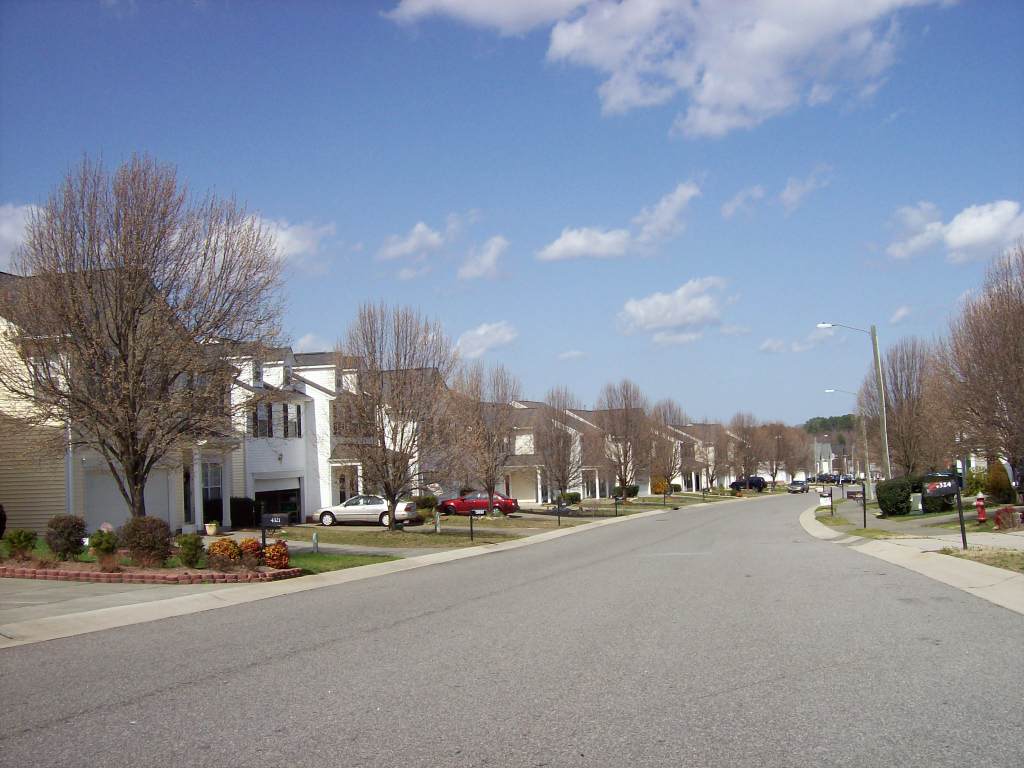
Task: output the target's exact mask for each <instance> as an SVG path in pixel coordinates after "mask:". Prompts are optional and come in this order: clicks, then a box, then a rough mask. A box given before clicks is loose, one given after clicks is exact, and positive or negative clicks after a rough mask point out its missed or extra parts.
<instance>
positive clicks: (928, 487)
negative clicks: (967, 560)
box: [921, 476, 967, 549]
mask: <svg viewBox="0 0 1024 768" xmlns="http://www.w3.org/2000/svg"><path fill="white" fill-rule="evenodd" d="M954 493H955V494H956V513H957V517H959V518H960V542H961V543H962V544H963V548H964V549H967V528H966V526H965V525H964V505H963V501H962V500H961V498H960V483H959V481H958V480H957V479H956V478H949V477H941V476H940V477H935V478H933V479H928V478H927V477H926V478H925V479H924V484H923V485H922V487H921V497H922V498H925V499H930V498H932V497H935V496H952V495H953V494H954Z"/></svg>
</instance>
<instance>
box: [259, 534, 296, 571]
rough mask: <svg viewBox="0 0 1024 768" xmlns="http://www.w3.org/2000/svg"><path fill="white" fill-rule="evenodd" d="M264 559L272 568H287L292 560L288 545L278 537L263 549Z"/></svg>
mask: <svg viewBox="0 0 1024 768" xmlns="http://www.w3.org/2000/svg"><path fill="white" fill-rule="evenodd" d="M263 560H264V561H265V562H266V564H267V565H268V566H269V567H271V568H287V567H288V563H289V562H290V556H289V554H288V545H287V544H286V543H285V542H284V541H282V540H281V539H278V540H277V541H275V542H274V543H273V544H270V545H268V546H267V548H266V549H264V550H263Z"/></svg>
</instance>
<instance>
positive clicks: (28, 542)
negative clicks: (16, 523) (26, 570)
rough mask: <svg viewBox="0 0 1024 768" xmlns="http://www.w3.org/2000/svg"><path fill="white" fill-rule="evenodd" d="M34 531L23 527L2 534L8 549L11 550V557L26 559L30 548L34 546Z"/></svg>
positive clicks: (30, 550) (35, 537)
mask: <svg viewBox="0 0 1024 768" xmlns="http://www.w3.org/2000/svg"><path fill="white" fill-rule="evenodd" d="M37 538H38V536H36V532H35V531H26V530H25V529H24V528H15V529H14V530H11V531H8V532H7V535H6V536H4V541H6V542H7V547H8V549H10V550H11V557H13V558H14V559H15V560H28V558H29V556H30V555H31V554H32V550H33V549H35V547H36V539H37Z"/></svg>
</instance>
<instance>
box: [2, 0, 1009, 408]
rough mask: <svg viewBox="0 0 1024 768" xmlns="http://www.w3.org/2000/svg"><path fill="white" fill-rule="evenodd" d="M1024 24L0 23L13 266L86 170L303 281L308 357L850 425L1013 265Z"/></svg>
mask: <svg viewBox="0 0 1024 768" xmlns="http://www.w3.org/2000/svg"><path fill="white" fill-rule="evenodd" d="M1022 30H1024V3H1020V2H1015V1H1007V2H997V1H995V0H993V1H992V2H960V3H955V2H948V1H946V2H942V1H937V2H929V1H928V0H860V1H859V2H856V3H851V2H848V1H847V0H760V1H756V2H753V1H752V2H739V1H738V0H737V1H736V2H708V1H707V0H704V1H703V2H699V3H698V2H693V1H692V0H676V1H675V2H668V1H667V0H622V2H614V1H612V0H401V2H399V1H398V0H389V1H388V2H379V3H373V2H359V1H358V0H352V1H351V2H346V3H333V2H303V1H302V0H297V1H296V2H290V3H285V2H237V1H231V2H223V1H219V0H206V2H173V1H168V2H150V1H149V0H134V1H133V2H125V1H124V0H122V1H120V2H115V1H114V0H105V1H102V2H88V1H87V0H82V1H80V2H27V1H24V2H22V1H19V0H0V269H4V268H5V266H6V265H7V264H9V259H10V254H11V252H12V251H13V250H14V249H15V248H16V247H17V245H18V243H19V242H20V239H21V237H22V233H23V228H24V221H25V217H26V215H27V212H28V211H29V210H30V207H31V206H33V205H39V204H41V203H43V202H45V200H46V198H47V196H48V194H49V193H50V192H51V191H52V190H53V189H54V187H55V186H56V185H57V184H58V183H59V182H60V180H61V179H62V178H63V176H64V175H65V174H66V173H67V171H68V170H69V169H70V168H71V167H72V166H74V165H75V164H77V163H78V162H79V161H80V160H81V158H82V157H83V155H89V156H91V157H94V158H101V159H102V160H103V161H104V163H105V164H106V165H107V166H108V167H116V165H118V164H120V163H121V162H123V161H124V160H126V159H127V158H129V157H130V156H131V155H132V154H133V153H148V154H150V155H151V156H153V157H154V158H156V159H157V160H159V161H162V162H168V163H172V164H174V165H175V166H176V167H177V169H178V173H179V176H180V178H182V179H184V180H186V181H187V182H188V184H189V187H190V189H192V190H193V191H195V192H196V193H197V194H202V193H205V192H207V191H212V192H214V193H216V194H219V195H225V196H227V195H231V196H234V197H236V198H237V199H238V200H240V201H243V202H244V203H245V204H246V205H247V207H248V209H249V210H250V211H252V212H253V213H254V214H255V215H258V216H259V217H260V218H261V219H262V220H263V222H264V223H265V224H266V226H267V227H269V228H272V229H273V230H274V231H275V233H276V235H277V239H278V247H279V252H280V254H281V255H282V257H283V258H284V259H285V263H286V284H285V300H286V305H287V310H286V316H285V327H286V330H287V332H288V335H289V337H290V339H291V342H292V344H293V346H294V347H295V348H296V349H297V350H305V351H319V350H325V349H332V348H333V347H334V344H335V343H336V341H337V340H338V339H339V338H340V337H341V336H342V334H343V333H344V331H345V328H346V326H347V324H348V323H349V321H350V320H351V319H352V318H353V317H354V315H355V313H356V310H357V308H358V306H359V304H360V303H361V302H366V301H378V300H385V301H387V302H390V303H394V304H402V305H410V306H414V307H417V308H420V309H421V310H423V311H424V312H425V313H427V314H428V315H430V316H433V317H436V318H438V319H440V320H441V321H442V322H443V324H444V327H445V328H446V329H447V331H448V332H449V333H450V334H451V337H452V339H453V340H454V341H455V342H457V344H458V346H459V350H460V352H461V353H462V355H463V357H464V358H466V359H479V360H482V361H484V362H486V363H502V364H504V365H505V366H506V367H508V368H509V369H511V370H512V371H513V372H515V373H516V374H517V375H518V376H519V377H520V379H521V380H522V384H523V390H524V393H525V394H526V395H527V396H528V397H531V398H537V399H539V398H542V397H543V396H544V394H545V392H546V391H547V389H548V388H550V387H552V386H554V385H564V386H567V387H569V388H570V389H571V390H572V391H573V392H574V393H575V394H576V395H577V396H578V397H579V398H580V399H581V400H582V401H583V402H585V403H593V401H594V400H595V399H596V397H597V395H598V393H599V391H600V389H601V387H602V386H603V385H604V384H605V383H606V382H609V381H613V380H618V379H620V378H622V377H629V378H632V379H633V380H635V381H636V382H637V383H639V384H640V385H641V386H642V387H643V388H644V390H645V391H646V393H647V394H648V396H649V397H650V398H651V399H652V400H656V399H659V398H663V397H672V398H674V399H676V400H677V401H679V403H680V404H681V405H682V406H683V408H684V409H685V410H686V412H687V413H688V414H689V415H690V417H691V418H693V419H695V420H697V419H715V418H718V419H728V418H729V417H730V416H731V415H732V414H733V413H735V412H736V411H740V410H744V411H751V412H753V413H754V414H755V415H756V416H757V417H758V418H761V419H764V420H768V419H781V420H783V421H786V422H789V423H800V422H802V421H804V420H805V419H807V418H809V417H811V416H814V415H827V414H838V413H844V412H849V411H852V410H853V408H854V402H853V398H852V397H851V396H849V395H845V394H843V393H841V392H839V393H835V394H826V393H825V392H824V390H825V389H826V388H836V389H849V390H855V389H857V387H858V386H859V384H860V382H861V380H862V378H863V376H864V374H865V373H866V371H867V370H868V366H869V365H870V361H871V353H870V346H869V341H868V337H867V336H866V335H864V334H861V333H857V332H856V331H847V330H844V329H832V330H821V329H817V328H816V327H815V325H816V323H817V322H819V321H831V322H836V323H844V324H848V325H851V326H857V327H860V328H867V327H868V326H869V325H871V324H876V325H877V326H878V332H879V338H880V341H881V343H882V345H883V347H884V346H885V345H887V344H891V343H893V342H894V341H896V340H897V339H899V338H900V337H902V336H907V335H917V336H921V337H923V338H926V339H933V338H939V337H941V335H942V334H943V332H944V331H945V329H946V327H947V324H948V320H949V317H950V316H951V314H952V313H955V312H956V308H957V305H958V302H959V301H960V300H961V298H962V296H963V295H964V293H965V291H969V290H972V289H976V288H977V287H978V286H979V285H980V283H981V281H982V279H983V276H984V271H985V265H986V263H987V262H988V261H989V260H990V259H991V258H993V257H995V256H997V255H998V254H999V253H1001V252H1002V251H1003V250H1005V249H1006V248H1007V247H1009V246H1010V245H1011V244H1012V243H1013V242H1015V240H1016V239H1017V238H1019V237H1022V236H1024V129H1022V127H1021V126H1022V125H1024V48H1022V46H1021V45H1020V36H1021V35H1020V33H1021V31H1022Z"/></svg>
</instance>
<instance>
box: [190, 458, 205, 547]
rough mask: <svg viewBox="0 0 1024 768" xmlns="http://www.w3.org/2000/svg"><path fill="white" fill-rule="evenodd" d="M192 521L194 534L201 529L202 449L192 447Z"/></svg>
mask: <svg viewBox="0 0 1024 768" xmlns="http://www.w3.org/2000/svg"><path fill="white" fill-rule="evenodd" d="M192 519H193V520H195V521H196V533H200V532H201V531H202V529H203V449H202V448H200V447H199V446H198V445H195V446H192Z"/></svg>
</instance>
